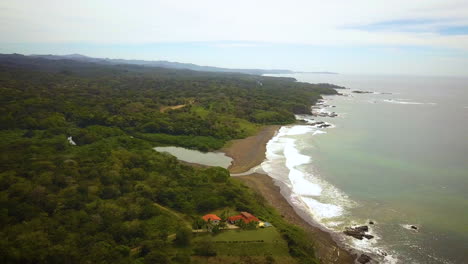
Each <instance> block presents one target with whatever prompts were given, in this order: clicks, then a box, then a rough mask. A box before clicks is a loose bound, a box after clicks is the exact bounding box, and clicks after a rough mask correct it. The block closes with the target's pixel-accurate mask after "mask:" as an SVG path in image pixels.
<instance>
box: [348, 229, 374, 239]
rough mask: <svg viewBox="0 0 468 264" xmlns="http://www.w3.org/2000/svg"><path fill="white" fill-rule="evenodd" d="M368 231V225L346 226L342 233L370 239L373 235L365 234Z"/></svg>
mask: <svg viewBox="0 0 468 264" xmlns="http://www.w3.org/2000/svg"><path fill="white" fill-rule="evenodd" d="M368 231H369V227H368V226H357V227H347V228H346V230H345V231H343V233H344V234H345V235H347V236H352V237H354V238H357V239H359V240H362V239H363V238H367V239H372V238H374V236H372V235H368V234H366V232H368Z"/></svg>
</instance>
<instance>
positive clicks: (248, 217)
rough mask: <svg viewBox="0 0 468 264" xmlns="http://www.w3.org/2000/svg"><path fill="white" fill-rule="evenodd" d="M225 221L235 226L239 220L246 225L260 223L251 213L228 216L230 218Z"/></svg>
mask: <svg viewBox="0 0 468 264" xmlns="http://www.w3.org/2000/svg"><path fill="white" fill-rule="evenodd" d="M227 220H228V222H229V223H231V224H235V223H237V222H239V221H241V220H242V221H243V222H244V223H246V224H248V223H250V222H259V221H260V220H259V219H258V218H257V217H255V216H254V215H252V214H251V213H247V212H241V213H240V214H238V215H234V216H230V217H228V219H227Z"/></svg>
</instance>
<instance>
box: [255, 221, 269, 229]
mask: <svg viewBox="0 0 468 264" xmlns="http://www.w3.org/2000/svg"><path fill="white" fill-rule="evenodd" d="M258 227H261V228H266V227H272V225H271V224H270V223H268V222H262V221H260V222H259V223H258Z"/></svg>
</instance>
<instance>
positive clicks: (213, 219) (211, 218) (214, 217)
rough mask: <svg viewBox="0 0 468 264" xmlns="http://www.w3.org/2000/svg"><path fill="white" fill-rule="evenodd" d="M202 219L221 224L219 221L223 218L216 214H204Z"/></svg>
mask: <svg viewBox="0 0 468 264" xmlns="http://www.w3.org/2000/svg"><path fill="white" fill-rule="evenodd" d="M202 219H203V220H205V222H209V223H212V224H214V225H217V224H219V221H221V218H219V217H218V216H217V215H215V214H207V215H204V216H202Z"/></svg>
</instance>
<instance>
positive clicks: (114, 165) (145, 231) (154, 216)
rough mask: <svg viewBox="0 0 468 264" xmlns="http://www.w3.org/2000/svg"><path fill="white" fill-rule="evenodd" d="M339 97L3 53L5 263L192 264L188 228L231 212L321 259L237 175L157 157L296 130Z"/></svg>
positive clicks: (271, 82) (238, 79) (276, 82)
mask: <svg viewBox="0 0 468 264" xmlns="http://www.w3.org/2000/svg"><path fill="white" fill-rule="evenodd" d="M332 88H334V87H333V86H330V85H312V84H306V83H299V82H296V81H295V80H293V79H289V78H273V77H263V76H256V75H242V74H229V73H222V74H220V73H205V72H194V71H184V70H168V69H162V68H152V67H142V66H131V65H117V66H105V65H98V64H93V63H82V62H75V61H68V60H63V61H49V60H44V59H37V58H36V59H32V58H28V57H25V56H21V55H0V91H1V93H0V94H1V105H0V111H1V113H2V114H1V116H0V126H1V127H0V129H1V130H0V133H1V138H2V140H1V141H0V146H1V154H0V159H1V164H0V165H1V171H0V173H1V174H0V204H1V206H0V223H1V227H0V262H2V263H172V262H174V263H189V262H190V261H191V258H190V256H191V255H193V254H196V253H194V252H199V250H198V251H197V250H196V245H194V244H192V243H191V242H190V239H189V238H188V237H189V236H190V235H189V234H187V229H189V228H191V227H190V224H187V223H191V222H193V221H196V220H197V219H199V217H200V215H202V214H204V213H208V212H211V211H213V210H218V209H222V208H226V207H231V208H234V209H235V210H245V211H250V212H253V213H255V214H256V215H257V216H259V217H261V218H263V219H267V220H269V221H271V222H272V223H273V224H274V225H275V226H276V227H277V228H278V230H279V231H280V232H281V234H282V236H283V238H284V239H285V240H286V241H287V242H288V247H289V253H290V255H291V256H293V257H295V258H297V260H299V261H300V262H302V263H315V259H314V256H313V250H312V247H311V244H310V241H308V240H307V238H306V235H305V234H304V233H303V232H302V231H301V230H300V229H298V228H296V227H294V226H291V225H288V224H287V223H285V222H284V220H282V218H281V217H280V216H279V215H278V214H277V213H276V212H275V210H273V209H271V208H269V207H268V206H266V205H265V202H264V201H263V199H262V198H261V197H259V196H258V195H256V194H255V193H252V192H251V191H250V190H249V189H248V188H246V187H245V186H243V185H242V184H241V183H240V182H238V181H237V180H235V179H232V178H230V176H229V172H228V171H227V170H225V169H222V168H193V167H190V166H187V165H184V164H181V163H179V162H178V161H177V160H176V159H175V158H174V157H172V156H170V155H168V154H164V153H158V152H155V151H153V150H152V147H154V146H156V145H176V146H183V147H188V148H195V149H199V150H203V151H207V150H212V149H219V148H221V147H222V146H223V145H224V144H225V143H226V142H228V141H229V140H231V139H236V138H243V137H246V136H248V135H250V134H252V133H255V131H257V129H258V128H259V127H260V126H262V125H265V124H286V123H291V122H293V121H294V114H295V113H308V111H309V109H310V106H311V104H313V103H314V102H315V101H316V100H318V99H319V98H320V94H333V93H336V91H335V90H334V89H332ZM171 106H179V107H173V108H174V109H171ZM175 108H177V109H175ZM70 136H71V137H72V139H73V141H74V142H76V145H73V144H70V142H69V141H68V139H67V138H68V137H70ZM174 213H177V214H180V215H182V217H181V218H175V217H174ZM189 233H190V232H189ZM174 234H175V236H176V238H175V239H174ZM184 237H185V239H184ZM180 241H183V242H180Z"/></svg>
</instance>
